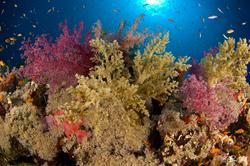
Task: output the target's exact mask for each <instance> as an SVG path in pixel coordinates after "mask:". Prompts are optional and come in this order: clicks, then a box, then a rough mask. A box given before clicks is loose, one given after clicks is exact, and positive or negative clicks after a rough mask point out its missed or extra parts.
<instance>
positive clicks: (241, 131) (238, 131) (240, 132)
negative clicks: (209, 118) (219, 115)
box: [235, 129, 245, 134]
mask: <svg viewBox="0 0 250 166" xmlns="http://www.w3.org/2000/svg"><path fill="white" fill-rule="evenodd" d="M244 132H245V130H244V129H238V130H236V131H235V134H242V133H244Z"/></svg>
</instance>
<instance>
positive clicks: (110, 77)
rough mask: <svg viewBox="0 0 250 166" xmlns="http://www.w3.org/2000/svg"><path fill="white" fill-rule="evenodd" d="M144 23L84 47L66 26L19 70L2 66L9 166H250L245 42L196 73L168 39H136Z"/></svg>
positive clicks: (2, 149) (96, 35) (33, 45)
mask: <svg viewBox="0 0 250 166" xmlns="http://www.w3.org/2000/svg"><path fill="white" fill-rule="evenodd" d="M142 17H143V15H142V16H139V17H138V18H137V19H136V20H135V22H134V24H133V25H132V27H131V28H130V29H129V30H128V31H127V32H124V33H123V30H124V22H121V24H120V26H119V28H118V30H117V32H116V33H114V34H111V33H110V34H105V33H103V30H102V25H101V22H100V21H97V23H96V25H95V26H94V28H93V29H92V30H90V31H89V32H88V33H87V34H86V35H85V36H84V39H83V38H82V31H83V23H80V24H79V26H78V27H77V26H76V27H75V28H74V31H73V32H71V31H70V30H69V28H68V27H67V23H66V22H65V23H63V24H61V25H60V28H61V30H62V33H61V35H60V36H59V37H57V38H56V39H55V40H53V39H51V37H49V36H48V35H41V36H39V37H37V38H36V40H35V41H33V42H32V41H31V40H27V41H25V42H23V45H22V47H21V50H23V58H24V60H25V64H24V65H23V66H21V67H20V68H18V69H13V70H8V67H7V65H5V63H4V62H1V80H0V102H1V103H0V129H1V132H0V139H1V141H0V162H1V164H2V165H43V166H49V165H79V166H80V165H90V166H92V165H93V166H100V165H111V166H118V165H135V166H140V165H141V166H146V165H150V166H153V165H174V166H180V165H185V166H186V165H187V166H193V165H197V166H205V165H228V166H229V165H243V166H246V165H248V162H249V161H250V111H249V110H250V105H249V101H248V98H249V97H250V91H249V90H250V88H249V84H248V83H247V82H246V78H245V76H246V75H247V68H246V65H247V64H248V63H249V62H250V52H249V49H250V46H249V44H248V43H247V40H246V39H239V41H238V42H236V41H235V40H234V39H232V38H228V39H227V40H225V41H224V43H220V44H219V46H218V47H217V48H213V49H211V50H209V51H207V52H205V54H204V56H203V58H202V59H201V61H200V62H197V61H196V60H194V59H193V62H192V63H191V64H190V58H189V57H180V58H176V57H174V56H173V55H172V54H171V53H170V52H167V51H166V50H165V46H166V44H168V41H169V34H168V33H163V34H161V33H160V34H156V35H150V34H147V33H139V32H136V29H137V26H138V24H139V22H140V20H141V19H142ZM122 34H124V35H122ZM82 41H83V42H82ZM137 48H138V49H137Z"/></svg>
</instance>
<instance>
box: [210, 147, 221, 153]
mask: <svg viewBox="0 0 250 166" xmlns="http://www.w3.org/2000/svg"><path fill="white" fill-rule="evenodd" d="M220 151H221V150H220V149H218V148H212V149H211V150H210V153H211V154H212V155H216V154H218V153H219V152H220Z"/></svg>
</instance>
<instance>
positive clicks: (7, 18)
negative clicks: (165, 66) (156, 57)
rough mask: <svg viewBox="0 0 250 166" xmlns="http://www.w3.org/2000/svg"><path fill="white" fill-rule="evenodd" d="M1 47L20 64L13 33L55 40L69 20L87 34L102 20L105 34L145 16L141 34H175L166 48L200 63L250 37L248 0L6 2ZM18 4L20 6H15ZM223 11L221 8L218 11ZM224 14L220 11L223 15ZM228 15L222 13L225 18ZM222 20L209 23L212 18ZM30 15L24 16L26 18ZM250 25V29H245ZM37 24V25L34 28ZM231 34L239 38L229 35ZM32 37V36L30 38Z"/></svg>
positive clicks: (0, 20) (0, 11)
mask: <svg viewBox="0 0 250 166" xmlns="http://www.w3.org/2000/svg"><path fill="white" fill-rule="evenodd" d="M0 2H1V3H0V26H1V29H2V31H1V32H0V45H3V46H4V47H6V46H7V47H8V48H5V50H4V51H3V52H1V53H0V59H3V60H5V61H7V63H8V64H9V65H12V66H13V65H19V64H21V61H20V54H21V52H20V51H18V48H19V47H20V42H21V41H22V38H20V37H19V38H18V37H17V42H16V44H14V45H8V44H7V43H5V42H4V40H5V39H6V38H8V37H12V36H13V34H14V33H16V34H18V33H22V35H23V36H25V37H28V36H30V37H32V38H34V37H35V36H37V35H40V34H42V33H49V34H51V35H52V36H54V37H56V36H57V35H58V34H59V32H60V31H59V30H58V24H59V23H60V22H63V21H64V20H67V21H68V24H69V26H70V27H71V28H72V27H73V26H74V25H75V24H78V23H79V21H81V20H82V21H84V24H85V32H87V31H89V29H90V28H91V27H92V26H93V25H94V23H95V22H96V21H97V20H98V19H99V20H101V22H102V25H103V28H104V30H106V31H111V32H112V31H113V32H114V31H115V30H116V29H117V27H118V25H119V22H120V21H121V20H125V21H126V23H127V27H129V26H130V25H131V24H132V23H133V21H134V19H135V18H136V17H137V16H139V15H140V14H142V13H144V14H145V17H144V19H143V20H142V21H141V23H140V25H139V31H140V30H143V29H144V28H147V29H148V30H149V32H151V33H155V32H164V31H165V32H166V31H169V32H170V44H169V45H168V46H167V49H168V50H169V51H171V52H172V53H173V54H174V55H175V56H184V55H189V56H193V57H196V58H197V59H199V58H200V57H201V56H202V55H203V52H204V51H206V50H208V49H209V48H211V47H215V46H216V45H217V44H218V42H223V40H224V37H223V35H222V34H225V35H227V36H228V37H234V38H236V39H238V38H240V37H242V38H249V36H250V12H249V8H250V1H249V0H5V1H3V0H1V1H0ZM15 4H16V5H15ZM218 8H219V9H218ZM219 10H221V11H219ZM221 12H223V13H221ZM211 15H217V16H218V19H214V20H210V19H208V16H211ZM24 16H25V17H24ZM243 22H245V23H246V25H242V23H243ZM34 25H35V26H34ZM228 29H234V31H235V32H234V33H232V34H227V30H228ZM29 33H30V34H29Z"/></svg>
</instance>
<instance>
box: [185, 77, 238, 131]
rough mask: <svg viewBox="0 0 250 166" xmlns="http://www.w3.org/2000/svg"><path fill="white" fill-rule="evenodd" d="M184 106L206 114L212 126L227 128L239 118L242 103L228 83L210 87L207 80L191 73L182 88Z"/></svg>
mask: <svg viewBox="0 0 250 166" xmlns="http://www.w3.org/2000/svg"><path fill="white" fill-rule="evenodd" d="M180 93H181V96H182V97H183V106H184V107H186V108H187V110H188V111H189V112H195V113H197V114H200V115H204V116H205V118H206V120H207V122H208V124H209V125H210V127H212V128H217V129H220V130H224V129H226V128H227V127H228V126H229V125H230V124H231V123H233V122H235V121H236V120H237V119H238V115H239V113H240V105H239V103H238V102H237V101H236V100H235V98H234V91H233V90H231V89H229V88H228V87H227V86H226V83H223V82H221V83H217V84H216V85H215V86H213V87H209V86H208V84H207V82H206V81H204V80H203V79H202V77H200V78H199V79H197V77H196V75H191V76H190V77H189V78H188V79H187V80H185V81H184V83H183V85H182V87H181V88H180Z"/></svg>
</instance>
